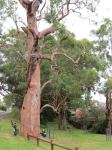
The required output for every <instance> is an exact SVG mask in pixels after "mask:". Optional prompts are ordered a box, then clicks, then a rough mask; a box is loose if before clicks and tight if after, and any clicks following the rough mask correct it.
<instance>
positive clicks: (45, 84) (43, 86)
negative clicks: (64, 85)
mask: <svg viewBox="0 0 112 150" xmlns="http://www.w3.org/2000/svg"><path fill="white" fill-rule="evenodd" d="M49 83H51V80H48V81H47V82H45V83H44V84H43V85H42V87H41V94H42V91H43V89H44V88H45V87H46V86H47V85H48V84H49Z"/></svg>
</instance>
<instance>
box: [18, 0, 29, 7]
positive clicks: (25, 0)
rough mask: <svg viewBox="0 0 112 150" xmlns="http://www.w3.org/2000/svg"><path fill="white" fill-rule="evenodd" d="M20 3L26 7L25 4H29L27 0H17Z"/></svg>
mask: <svg viewBox="0 0 112 150" xmlns="http://www.w3.org/2000/svg"><path fill="white" fill-rule="evenodd" d="M19 2H20V4H21V5H22V6H23V7H24V8H25V9H27V6H28V4H29V0H19Z"/></svg>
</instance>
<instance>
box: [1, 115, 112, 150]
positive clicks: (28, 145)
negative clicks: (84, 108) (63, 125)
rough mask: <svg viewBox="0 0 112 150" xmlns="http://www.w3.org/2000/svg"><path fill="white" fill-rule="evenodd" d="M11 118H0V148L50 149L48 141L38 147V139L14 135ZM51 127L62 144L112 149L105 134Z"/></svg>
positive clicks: (85, 149)
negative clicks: (60, 129) (28, 139)
mask: <svg viewBox="0 0 112 150" xmlns="http://www.w3.org/2000/svg"><path fill="white" fill-rule="evenodd" d="M10 120H11V118H4V119H0V150H50V145H49V144H47V143H44V142H40V147H39V148H38V147H37V145H36V141H33V140H30V141H27V140H26V139H24V138H23V137H21V136H19V135H17V136H16V137H14V136H13V134H12V127H11V125H10ZM18 126H19V124H18ZM50 127H53V128H54V140H55V142H56V143H59V144H61V145H64V146H67V147H70V148H73V149H74V147H75V146H78V147H79V150H112V140H111V141H108V142H107V141H106V137H105V135H98V134H92V133H88V132H85V131H82V130H78V129H71V130H68V131H59V130H57V128H56V126H55V125H53V124H50ZM55 150H62V148H58V147H55Z"/></svg>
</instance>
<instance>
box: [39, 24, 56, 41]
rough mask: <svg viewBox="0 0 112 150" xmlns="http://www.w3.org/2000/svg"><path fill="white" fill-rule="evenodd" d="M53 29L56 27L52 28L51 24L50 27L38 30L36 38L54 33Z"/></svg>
mask: <svg viewBox="0 0 112 150" xmlns="http://www.w3.org/2000/svg"><path fill="white" fill-rule="evenodd" d="M55 31H56V28H54V27H53V26H51V27H49V28H47V29H45V30H43V31H41V32H39V34H38V38H39V39H41V38H43V37H44V36H46V35H48V34H50V33H54V32H55Z"/></svg>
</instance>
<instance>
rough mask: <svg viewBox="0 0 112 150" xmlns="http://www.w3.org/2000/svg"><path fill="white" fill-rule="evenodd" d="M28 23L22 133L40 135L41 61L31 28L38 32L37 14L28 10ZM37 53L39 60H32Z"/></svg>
mask: <svg viewBox="0 0 112 150" xmlns="http://www.w3.org/2000/svg"><path fill="white" fill-rule="evenodd" d="M27 24H28V32H27V35H28V61H27V62H28V66H27V69H28V74H27V92H26V95H25V97H24V101H23V105H22V108H21V112H20V119H21V127H20V131H21V134H22V135H23V136H25V137H27V135H32V136H35V137H37V136H39V132H40V131H39V129H40V61H39V59H38V50H36V51H35V48H34V43H35V38H34V36H33V34H32V33H31V32H30V30H33V31H34V32H35V34H37V33H38V30H37V23H36V17H35V14H32V15H31V12H28V10H27ZM33 54H34V55H35V54H36V57H37V60H36V61H35V62H33V63H32V62H31V56H32V55H33Z"/></svg>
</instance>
